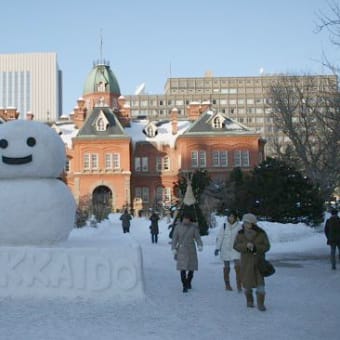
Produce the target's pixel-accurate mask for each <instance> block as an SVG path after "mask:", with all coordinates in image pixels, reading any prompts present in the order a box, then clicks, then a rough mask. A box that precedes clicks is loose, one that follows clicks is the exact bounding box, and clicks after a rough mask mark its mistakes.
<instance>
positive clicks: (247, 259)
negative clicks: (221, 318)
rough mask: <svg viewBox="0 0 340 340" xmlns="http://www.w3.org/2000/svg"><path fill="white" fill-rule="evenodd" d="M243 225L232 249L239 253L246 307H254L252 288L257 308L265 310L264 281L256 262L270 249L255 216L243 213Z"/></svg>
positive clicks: (264, 233) (266, 237) (265, 235)
mask: <svg viewBox="0 0 340 340" xmlns="http://www.w3.org/2000/svg"><path fill="white" fill-rule="evenodd" d="M242 222H243V226H242V229H241V230H240V231H239V232H238V234H237V236H236V239H235V242H234V249H236V250H237V251H238V252H240V253H241V277H242V285H243V287H244V292H245V296H246V300H247V307H254V297H253V288H255V289H256V300H257V301H256V302H257V308H258V309H259V310H260V311H265V310H266V307H265V305H264V300H265V282H264V277H263V276H262V275H261V273H260V271H259V269H258V267H257V262H258V261H260V260H261V259H263V258H264V256H265V253H266V252H267V251H268V250H269V249H270V243H269V239H268V236H267V234H266V232H265V231H264V230H263V229H262V228H260V227H259V226H258V225H257V219H256V216H255V215H253V214H249V213H248V214H245V215H243V217H242Z"/></svg>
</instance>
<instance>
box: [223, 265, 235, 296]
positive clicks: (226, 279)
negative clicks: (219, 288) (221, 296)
mask: <svg viewBox="0 0 340 340" xmlns="http://www.w3.org/2000/svg"><path fill="white" fill-rule="evenodd" d="M229 272H230V269H228V268H226V267H224V268H223V274H224V283H225V290H233V288H232V287H231V286H230V280H229Z"/></svg>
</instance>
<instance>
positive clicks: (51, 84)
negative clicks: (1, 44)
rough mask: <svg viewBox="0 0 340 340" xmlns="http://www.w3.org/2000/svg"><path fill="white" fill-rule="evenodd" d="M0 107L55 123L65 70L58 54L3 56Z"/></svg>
mask: <svg viewBox="0 0 340 340" xmlns="http://www.w3.org/2000/svg"><path fill="white" fill-rule="evenodd" d="M0 108H2V109H4V110H6V109H13V108H15V109H16V110H17V111H18V112H19V118H25V117H26V115H27V114H33V116H34V119H35V120H39V121H43V122H49V121H50V122H53V121H56V120H58V118H59V117H60V115H61V113H62V72H61V71H60V70H59V67H58V63H57V54H56V53H54V52H48V53H18V54H1V55H0Z"/></svg>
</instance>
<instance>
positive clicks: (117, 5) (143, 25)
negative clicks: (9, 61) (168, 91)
mask: <svg viewBox="0 0 340 340" xmlns="http://www.w3.org/2000/svg"><path fill="white" fill-rule="evenodd" d="M320 10H322V11H324V12H327V10H328V5H327V0H285V1H282V0H237V1H236V0H210V1H201V0H171V1H157V0H149V1H148V0H144V1H139V0H123V1H121V2H118V1H114V0H100V1H89V0H82V1H77V0H73V1H72V0H68V1H66V0H58V1H46V0H45V1H43V0H30V1H27V0H11V1H10V2H9V1H7V2H5V3H4V4H2V5H1V20H0V32H1V33H0V34H1V44H0V53H25V52H56V53H57V54H58V63H59V67H60V69H61V70H62V71H63V77H64V83H63V89H64V92H63V96H64V103H63V104H64V110H63V111H64V113H66V114H68V113H70V112H71V111H72V109H73V107H74V106H75V105H76V100H77V98H79V97H80V96H81V95H82V90H83V85H84V81H85V79H86V77H87V74H88V73H89V72H90V70H91V68H92V64H93V61H94V60H96V59H98V58H100V36H101V31H102V37H103V49H102V51H103V57H104V58H105V59H107V60H109V61H110V65H111V69H112V70H113V72H114V74H115V75H116V77H117V79H118V82H119V84H120V88H121V92H122V94H123V95H128V94H133V93H134V91H135V89H136V87H137V86H138V85H139V84H141V83H145V84H146V91H147V92H148V93H150V94H161V93H163V90H164V84H165V82H166V79H167V78H168V77H169V76H170V70H171V75H172V76H173V77H201V76H204V74H205V72H206V71H208V70H210V71H212V73H213V75H214V76H216V77H223V76H256V75H259V72H260V69H261V68H263V69H264V73H268V74H272V73H285V72H290V73H317V74H323V73H329V72H328V70H327V69H325V68H324V67H323V66H322V65H321V63H320V60H321V58H322V51H325V52H326V53H327V55H328V56H329V57H330V58H331V60H332V61H334V63H336V58H337V53H338V52H339V51H337V50H336V48H335V47H333V46H332V45H330V43H329V40H328V34H327V33H326V32H325V33H319V34H317V33H315V28H316V22H317V13H318V12H319V11H320ZM170 65H171V67H170Z"/></svg>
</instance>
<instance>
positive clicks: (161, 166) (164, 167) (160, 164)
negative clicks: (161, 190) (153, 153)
mask: <svg viewBox="0 0 340 340" xmlns="http://www.w3.org/2000/svg"><path fill="white" fill-rule="evenodd" d="M169 170H170V159H169V157H168V156H165V157H157V158H156V171H158V172H161V171H169Z"/></svg>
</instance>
